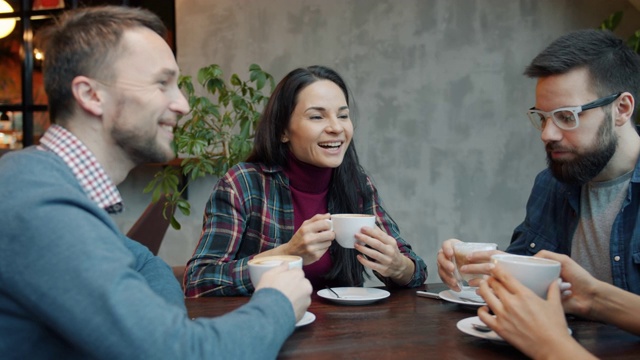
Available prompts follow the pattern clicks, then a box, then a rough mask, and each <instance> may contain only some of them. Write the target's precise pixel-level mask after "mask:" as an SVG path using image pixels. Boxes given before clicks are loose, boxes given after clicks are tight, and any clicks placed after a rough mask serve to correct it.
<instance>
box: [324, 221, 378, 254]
mask: <svg viewBox="0 0 640 360" xmlns="http://www.w3.org/2000/svg"><path fill="white" fill-rule="evenodd" d="M328 221H329V222H330V223H331V230H333V232H335V233H336V241H337V242H338V244H340V246H342V247H343V248H347V249H353V248H354V247H355V243H356V236H355V235H356V234H357V233H359V232H360V229H362V228H363V227H365V226H368V227H370V228H373V227H374V226H376V217H375V216H374V215H367V214H332V215H331V220H328Z"/></svg>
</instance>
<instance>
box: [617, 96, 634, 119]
mask: <svg viewBox="0 0 640 360" xmlns="http://www.w3.org/2000/svg"><path fill="white" fill-rule="evenodd" d="M614 104H615V105H614V106H615V107H614V110H615V111H616V112H615V113H614V116H615V119H616V126H622V125H624V124H626V123H627V121H633V109H634V107H635V105H636V103H635V99H634V98H633V95H631V93H628V92H623V93H622V95H620V97H619V98H618V101H616V102H615V103H614Z"/></svg>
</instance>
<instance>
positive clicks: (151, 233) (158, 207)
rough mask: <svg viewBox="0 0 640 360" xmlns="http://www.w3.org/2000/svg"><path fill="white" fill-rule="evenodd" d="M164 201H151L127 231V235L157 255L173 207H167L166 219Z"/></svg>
mask: <svg viewBox="0 0 640 360" xmlns="http://www.w3.org/2000/svg"><path fill="white" fill-rule="evenodd" d="M163 210H164V201H156V202H151V203H150V204H149V205H148V206H147V208H146V209H145V210H144V212H143V213H142V215H140V217H139V218H138V220H137V221H136V223H135V224H133V226H132V227H131V229H129V231H128V232H127V237H128V238H129V239H133V240H135V241H137V242H139V243H141V244H142V245H144V246H146V247H147V248H149V251H151V252H152V253H153V255H158V250H160V245H161V244H162V240H163V239H164V235H165V233H166V232H167V228H168V227H169V224H170V219H171V216H173V214H174V212H175V207H169V208H168V209H167V214H166V215H167V219H165V217H164V215H163V213H162V212H163Z"/></svg>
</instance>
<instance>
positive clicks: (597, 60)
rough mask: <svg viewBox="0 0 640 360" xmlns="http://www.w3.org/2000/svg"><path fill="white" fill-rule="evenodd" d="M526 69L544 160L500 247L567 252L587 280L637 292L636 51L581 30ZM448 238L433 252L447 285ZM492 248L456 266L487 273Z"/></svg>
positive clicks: (639, 79)
mask: <svg viewBox="0 0 640 360" xmlns="http://www.w3.org/2000/svg"><path fill="white" fill-rule="evenodd" d="M525 75H527V76H529V77H531V78H536V79H537V85H536V102H535V106H534V107H532V108H531V109H529V110H528V111H527V115H528V117H529V120H530V121H531V122H532V123H533V125H534V126H535V127H536V128H537V129H538V130H540V131H541V133H540V138H541V140H542V142H543V143H544V145H545V150H546V154H547V163H548V165H549V166H548V167H549V168H548V169H546V170H544V171H542V172H541V173H540V174H538V176H537V177H536V180H535V184H534V186H533V189H532V191H531V195H530V197H529V201H528V202H527V207H526V211H527V213H526V217H525V220H524V222H522V224H520V225H519V226H518V227H517V228H516V229H515V231H514V233H513V236H512V239H511V245H510V246H509V247H508V248H507V250H506V251H507V252H509V253H515V254H522V255H534V254H536V253H538V252H539V251H540V250H549V251H552V252H556V253H562V254H567V255H570V256H571V258H572V259H574V260H575V261H576V262H577V263H578V264H580V265H581V266H582V267H584V268H585V269H587V270H588V271H589V272H590V273H591V274H592V275H593V276H594V277H595V278H597V279H599V280H602V281H605V282H608V283H611V284H614V285H615V286H617V287H620V288H622V289H625V290H628V291H631V292H634V293H636V294H640V221H638V220H639V216H640V211H639V210H640V163H639V162H638V159H639V154H640V136H639V135H638V130H637V127H636V125H635V122H634V119H635V112H636V111H635V110H636V109H635V108H636V106H637V102H636V99H637V98H638V92H639V90H640V58H639V57H638V55H637V54H636V53H635V52H633V51H632V50H631V49H630V48H629V47H628V46H626V45H625V43H624V41H622V40H621V39H619V38H618V37H616V36H615V35H613V34H612V33H611V32H609V31H603V30H580V31H575V32H572V33H569V34H567V35H564V36H562V37H560V38H558V39H557V40H555V41H554V42H553V43H551V45H549V46H548V47H547V48H546V49H545V50H543V51H542V52H541V53H540V54H539V55H538V56H536V57H535V58H534V59H533V61H532V62H531V64H530V65H529V66H528V67H527V68H526V70H525ZM456 241H459V240H457V239H449V240H447V241H445V242H444V243H443V245H442V249H441V250H440V252H439V253H438V267H439V269H438V273H439V275H440V278H441V279H442V280H443V282H445V283H446V284H448V285H449V286H450V287H451V288H453V289H455V290H457V285H455V279H453V276H451V273H452V272H453V263H451V257H452V256H453V250H452V244H453V243H454V242H456ZM495 252H497V251H491V252H478V253H474V254H473V255H472V256H473V257H474V258H473V259H470V260H471V261H474V262H476V264H474V265H469V266H468V267H467V269H466V271H464V270H463V272H468V273H485V274H486V273H489V270H490V268H491V267H492V265H491V264H489V263H487V262H488V259H489V257H490V255H492V254H493V253H495ZM483 262H484V263H483Z"/></svg>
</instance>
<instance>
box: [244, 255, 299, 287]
mask: <svg viewBox="0 0 640 360" xmlns="http://www.w3.org/2000/svg"><path fill="white" fill-rule="evenodd" d="M283 262H288V263H289V269H293V268H301V269H302V258H301V257H300V256H297V255H273V256H263V257H259V258H253V259H251V260H249V262H248V265H249V277H250V278H251V283H252V284H253V287H256V286H258V283H260V279H262V275H264V273H266V272H267V271H269V270H271V269H273V268H275V267H277V266H279V265H280V264H282V263H283Z"/></svg>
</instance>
